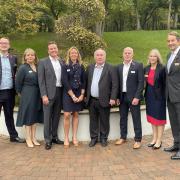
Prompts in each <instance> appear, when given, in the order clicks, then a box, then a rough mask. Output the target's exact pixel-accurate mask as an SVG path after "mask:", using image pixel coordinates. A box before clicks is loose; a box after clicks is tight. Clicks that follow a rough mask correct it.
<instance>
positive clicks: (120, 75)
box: [119, 64, 124, 84]
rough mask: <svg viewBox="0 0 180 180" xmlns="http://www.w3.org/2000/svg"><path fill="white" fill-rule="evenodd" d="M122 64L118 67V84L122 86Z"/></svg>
mask: <svg viewBox="0 0 180 180" xmlns="http://www.w3.org/2000/svg"><path fill="white" fill-rule="evenodd" d="M123 66H124V65H123V64H121V65H120V66H119V77H120V84H123V78H122V77H123Z"/></svg>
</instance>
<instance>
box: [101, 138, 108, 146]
mask: <svg viewBox="0 0 180 180" xmlns="http://www.w3.org/2000/svg"><path fill="white" fill-rule="evenodd" d="M107 145H108V142H107V140H106V139H102V140H101V146H102V147H106V146H107Z"/></svg>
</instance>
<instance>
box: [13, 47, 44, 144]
mask: <svg viewBox="0 0 180 180" xmlns="http://www.w3.org/2000/svg"><path fill="white" fill-rule="evenodd" d="M23 61H24V64H22V65H21V66H20V67H19V69H18V72H17V74H16V82H15V84H16V91H17V93H18V94H19V96H20V105H19V111H18V116H17V122H16V126H19V127H22V126H25V130H26V143H27V146H28V147H34V145H37V146H39V145H40V144H39V142H38V141H37V140H36V138H35V134H36V123H41V122H42V120H43V110H42V104H41V97H40V91H39V86H38V77H37V66H36V65H37V56H36V54H35V52H34V50H33V49H29V48H28V49H26V50H25V52H24V55H23Z"/></svg>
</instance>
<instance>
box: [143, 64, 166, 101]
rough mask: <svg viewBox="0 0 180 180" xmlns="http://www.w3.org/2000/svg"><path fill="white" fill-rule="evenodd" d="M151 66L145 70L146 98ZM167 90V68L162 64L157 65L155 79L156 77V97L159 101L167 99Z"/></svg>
mask: <svg viewBox="0 0 180 180" xmlns="http://www.w3.org/2000/svg"><path fill="white" fill-rule="evenodd" d="M150 67H151V66H150V65H148V66H146V67H145V68H144V77H145V82H146V83H145V92H144V96H145V97H146V91H147V87H148V83H147V78H148V75H149V71H150ZM165 89H166V72H165V67H164V66H163V65H162V64H157V67H156V70H155V77H154V93H155V97H156V98H157V99H158V100H161V99H162V98H163V99H165Z"/></svg>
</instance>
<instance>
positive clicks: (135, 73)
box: [117, 61, 144, 102]
mask: <svg viewBox="0 0 180 180" xmlns="http://www.w3.org/2000/svg"><path fill="white" fill-rule="evenodd" d="M123 66H124V64H120V65H118V67H117V70H118V78H119V97H118V98H119V99H120V101H121V100H122V93H123V92H122V85H123ZM126 86H127V92H126V93H127V98H128V100H129V101H130V102H131V101H132V100H133V98H137V99H142V91H143V89H144V73H143V64H142V63H138V62H136V61H132V63H131V65H130V68H129V72H128V77H127V82H126Z"/></svg>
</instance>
